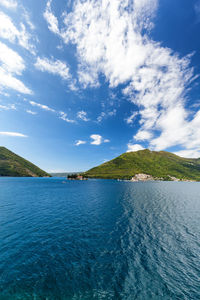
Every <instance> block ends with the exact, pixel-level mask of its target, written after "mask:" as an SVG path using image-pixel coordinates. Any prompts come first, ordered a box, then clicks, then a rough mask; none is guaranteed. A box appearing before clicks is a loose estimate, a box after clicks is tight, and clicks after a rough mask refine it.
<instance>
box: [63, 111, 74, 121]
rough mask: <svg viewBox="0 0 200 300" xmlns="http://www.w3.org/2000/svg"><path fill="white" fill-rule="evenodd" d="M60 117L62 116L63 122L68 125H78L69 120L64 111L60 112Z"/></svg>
mask: <svg viewBox="0 0 200 300" xmlns="http://www.w3.org/2000/svg"><path fill="white" fill-rule="evenodd" d="M59 115H60V117H59V118H60V119H61V120H63V121H65V122H67V123H76V121H75V120H71V119H69V118H68V117H67V114H66V113H65V112H63V111H60V112H59Z"/></svg>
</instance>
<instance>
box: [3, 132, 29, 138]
mask: <svg viewBox="0 0 200 300" xmlns="http://www.w3.org/2000/svg"><path fill="white" fill-rule="evenodd" d="M0 135H3V136H13V137H28V136H27V135H25V134H22V133H19V132H8V131H0Z"/></svg>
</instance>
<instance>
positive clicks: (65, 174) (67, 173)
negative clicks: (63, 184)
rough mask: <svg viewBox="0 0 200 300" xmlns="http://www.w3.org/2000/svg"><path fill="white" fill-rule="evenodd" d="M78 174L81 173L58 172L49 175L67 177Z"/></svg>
mask: <svg viewBox="0 0 200 300" xmlns="http://www.w3.org/2000/svg"><path fill="white" fill-rule="evenodd" d="M79 173H81V172H60V173H50V175H51V176H53V177H67V176H68V175H71V174H79Z"/></svg>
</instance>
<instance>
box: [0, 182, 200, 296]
mask: <svg viewBox="0 0 200 300" xmlns="http://www.w3.org/2000/svg"><path fill="white" fill-rule="evenodd" d="M4 299H6V300H7V299H8V300H10V299H23V300H26V299H35V300H37V299H38V300H39V299H48V300H51V299H53V300H54V299H66V300H68V299H73V300H75V299H83V300H84V299H91V300H92V299H106V300H107V299H108V300H109V299H130V300H132V299H142V300H149V299H200V183H181V182H146V183H137V182H136V183H131V182H117V181H112V180H90V181H67V180H63V179H60V178H50V179H49V178H41V179H38V178H0V300H4Z"/></svg>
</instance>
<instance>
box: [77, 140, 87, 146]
mask: <svg viewBox="0 0 200 300" xmlns="http://www.w3.org/2000/svg"><path fill="white" fill-rule="evenodd" d="M84 144H86V141H82V140H78V141H76V142H75V146H80V145H84Z"/></svg>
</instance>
